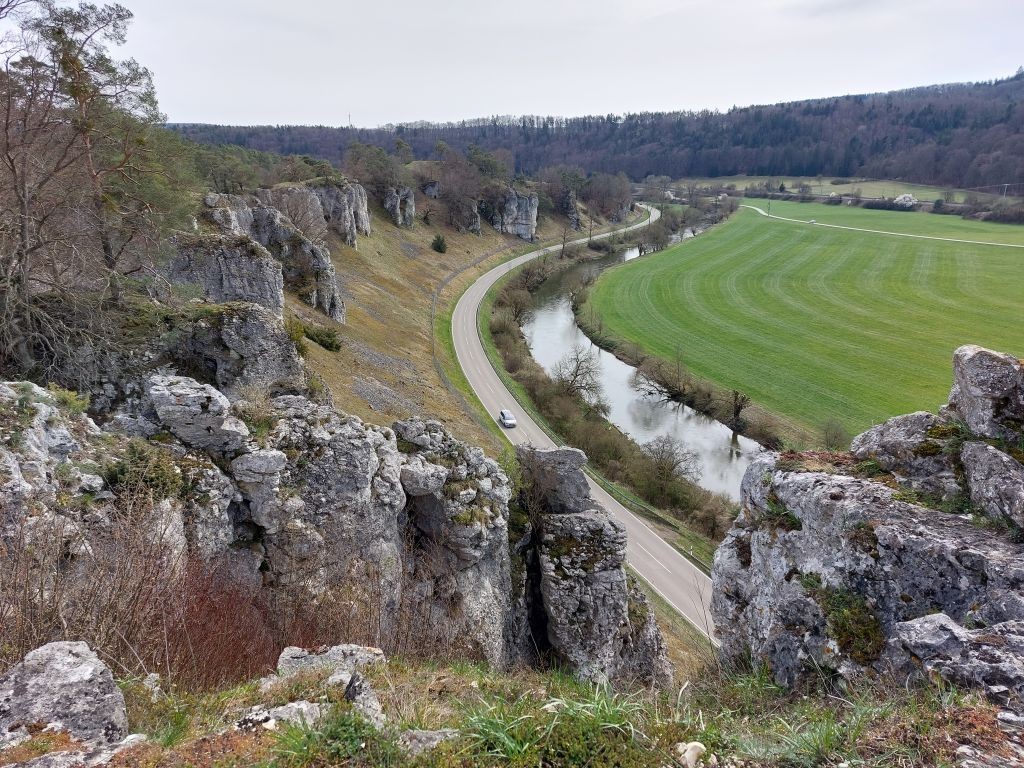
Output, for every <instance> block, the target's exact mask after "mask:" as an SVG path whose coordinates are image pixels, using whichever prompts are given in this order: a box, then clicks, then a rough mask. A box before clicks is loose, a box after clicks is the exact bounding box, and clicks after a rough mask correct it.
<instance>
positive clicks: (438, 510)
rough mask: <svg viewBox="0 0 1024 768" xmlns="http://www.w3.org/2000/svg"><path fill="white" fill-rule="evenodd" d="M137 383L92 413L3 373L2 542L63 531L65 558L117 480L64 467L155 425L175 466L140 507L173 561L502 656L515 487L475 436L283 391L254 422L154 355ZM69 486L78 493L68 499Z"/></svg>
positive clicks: (108, 507) (102, 511) (240, 407)
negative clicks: (194, 562) (468, 439)
mask: <svg viewBox="0 0 1024 768" xmlns="http://www.w3.org/2000/svg"><path fill="white" fill-rule="evenodd" d="M139 390H140V394H139V395H138V396H137V397H136V398H133V399H129V400H126V401H124V402H123V403H122V404H121V406H120V408H119V410H118V411H117V412H116V413H115V414H113V415H112V417H111V418H110V420H109V421H108V422H107V425H106V426H107V430H108V431H101V430H100V429H99V428H98V427H97V426H96V425H95V424H94V423H93V422H92V421H91V420H90V419H89V418H88V417H86V416H73V415H71V414H67V413H64V412H62V411H61V409H60V407H59V405H58V404H57V402H56V401H55V400H54V398H53V396H52V395H50V394H49V393H48V392H46V391H45V390H42V389H39V388H38V387H35V386H34V385H31V384H9V385H0V413H5V412H10V411H12V409H15V408H22V409H23V410H24V411H25V413H24V415H21V416H19V424H21V425H22V426H21V427H19V429H20V434H22V435H23V439H21V440H20V441H19V447H18V448H17V449H16V450H13V449H9V448H7V447H2V446H3V445H4V444H3V443H2V442H0V468H2V470H3V471H2V472H0V477H2V478H3V482H2V485H0V493H2V494H3V499H4V501H3V503H2V504H0V506H2V511H3V515H2V516H0V544H12V545H13V544H14V543H15V542H17V541H20V540H22V538H23V537H24V534H25V526H26V525H29V527H30V528H31V533H32V536H33V537H35V538H37V539H40V540H42V539H48V540H52V541H63V542H64V543H63V544H61V545H60V549H61V550H62V551H64V552H66V553H67V555H66V556H67V557H68V558H69V561H68V565H67V568H68V569H72V568H73V562H74V560H75V556H74V553H75V552H76V551H79V550H81V548H82V547H86V548H88V547H89V546H90V542H96V541H99V540H101V538H102V537H103V536H104V535H106V533H105V531H106V530H107V528H108V526H107V525H106V523H105V522H104V521H107V520H109V519H110V516H111V515H113V514H115V512H114V510H115V505H116V504H117V498H118V496H117V493H118V491H117V489H116V488H112V487H109V486H108V485H107V481H105V480H104V479H102V478H101V477H99V476H96V475H86V474H83V473H81V472H79V471H78V470H75V469H73V467H75V466H77V465H78V464H91V465H96V466H104V465H109V464H110V463H111V462H112V461H115V460H117V457H118V456H120V455H121V454H122V453H123V450H124V446H125V444H126V443H125V442H124V438H122V439H121V440H120V441H118V440H117V439H116V437H117V435H118V434H119V433H120V434H121V435H127V436H135V437H139V438H143V439H148V438H153V439H154V440H156V441H157V442H151V445H153V447H154V450H157V451H158V452H160V453H161V454H163V455H165V457H166V459H167V460H168V461H171V462H172V463H174V464H175V465H176V466H177V467H178V469H179V472H180V475H181V477H182V479H183V481H184V482H183V483H182V490H181V492H176V493H175V494H174V495H173V496H170V497H168V498H166V499H157V501H158V503H157V504H156V506H155V509H154V522H153V523H152V524H150V527H151V528H152V530H153V531H154V535H158V536H159V537H161V539H162V540H165V541H167V542H169V543H170V542H173V546H174V552H173V553H170V556H169V558H168V560H169V561H176V559H177V558H178V557H180V555H181V554H182V553H183V552H184V551H187V552H189V553H191V554H192V555H193V556H194V557H199V558H201V559H203V560H206V561H208V562H210V563H211V564H217V565H218V566H221V567H223V568H224V569H225V571H226V572H228V573H230V574H232V576H233V577H234V579H235V580H236V581H238V582H239V583H240V584H243V585H245V584H248V585H249V586H250V587H251V588H253V589H260V590H265V591H267V592H268V594H270V595H273V594H281V595H291V596H295V595H306V596H307V597H308V599H310V600H316V599H320V598H326V597H330V598H331V601H332V602H331V604H332V606H333V610H341V607H340V606H344V605H349V606H350V608H351V610H352V612H353V614H354V615H355V614H359V615H363V614H367V615H370V614H372V615H376V616H378V617H379V621H380V623H381V631H382V632H383V633H385V634H387V633H393V632H395V631H396V630H397V629H398V628H399V626H402V627H415V628H416V635H417V637H419V638H421V640H422V642H423V643H427V644H429V643H433V644H434V645H433V646H432V647H437V648H438V649H448V650H449V651H451V652H461V653H465V654H466V655H468V656H471V657H483V658H485V659H487V660H488V661H489V662H491V663H494V664H498V665H505V664H508V663H510V662H511V661H512V660H513V658H515V657H516V655H517V653H518V651H517V648H518V646H519V641H518V640H517V639H516V638H515V637H513V635H512V630H513V617H512V607H511V594H512V588H511V577H510V555H509V547H508V534H507V518H508V500H509V496H510V493H511V491H510V488H509V484H508V480H507V478H506V477H505V475H504V473H503V472H502V471H501V469H500V468H499V467H498V465H497V464H496V463H495V462H494V461H493V460H492V459H488V458H486V457H485V456H484V454H483V451H481V450H480V449H479V448H471V447H469V446H466V445H464V444H463V443H461V442H459V441H457V440H455V439H454V438H452V437H451V436H450V435H448V434H447V433H446V432H445V431H444V429H443V428H442V427H441V425H440V424H438V423H436V422H423V421H418V420H411V421H406V422H401V423H399V424H396V425H395V429H396V430H397V434H396V431H395V430H392V429H389V428H381V427H374V426H371V425H366V424H364V423H363V422H361V421H360V420H359V419H358V418H355V417H351V416H346V415H344V414H340V413H338V412H337V411H335V410H333V409H332V408H330V407H328V406H324V405H318V404H316V403H313V402H311V401H309V400H307V399H306V398H304V397H301V396H297V395H286V396H281V397H277V398H274V399H272V400H271V401H270V402H269V403H267V404H264V405H263V406H262V407H263V408H264V409H265V411H264V412H263V415H262V416H261V418H263V419H266V421H265V422H264V423H269V424H270V425H272V426H270V428H269V431H268V432H267V433H265V434H262V435H260V436H257V435H256V434H254V433H253V432H252V430H251V429H250V428H249V426H248V425H247V424H246V422H245V421H243V419H242V418H241V416H243V415H244V416H246V418H250V417H251V411H248V410H247V405H248V403H247V401H245V400H236V401H234V402H233V401H232V400H229V398H228V397H226V396H225V395H224V394H223V393H222V392H220V391H219V390H218V389H216V388H215V387H213V386H210V385H208V384H201V383H199V382H197V381H195V380H194V379H191V378H189V377H187V376H181V375H177V374H173V373H159V372H157V373H153V374H151V375H149V376H148V377H147V378H146V379H145V380H144V381H142V382H141V383H140V386H139ZM19 403H20V404H21V405H19ZM19 413H20V412H19ZM399 435H401V438H399ZM112 436H113V437H112ZM399 440H400V441H401V442H399ZM58 478H60V479H58ZM82 494H89V496H90V499H91V501H90V502H89V503H88V504H77V503H75V502H74V499H76V498H77V497H78V496H79V495H82ZM30 511H31V514H30ZM83 551H84V550H83ZM289 599H291V598H289Z"/></svg>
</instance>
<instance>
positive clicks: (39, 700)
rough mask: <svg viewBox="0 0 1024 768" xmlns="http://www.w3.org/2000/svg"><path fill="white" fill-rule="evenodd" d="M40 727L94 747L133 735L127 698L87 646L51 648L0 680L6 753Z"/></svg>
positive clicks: (0, 737)
mask: <svg viewBox="0 0 1024 768" xmlns="http://www.w3.org/2000/svg"><path fill="white" fill-rule="evenodd" d="M40 725H41V726H44V727H48V728H50V729H53V730H61V731H66V732H67V733H68V735H69V736H71V738H73V739H75V740H76V741H78V742H81V743H82V744H84V745H87V746H93V747H95V746H104V747H105V746H110V745H112V744H115V743H117V742H120V741H121V740H122V739H124V738H125V737H126V736H127V735H128V714H127V712H126V710H125V703H124V696H123V695H122V694H121V690H120V689H119V688H118V687H117V685H116V684H115V683H114V676H113V675H112V674H111V672H110V669H109V668H108V667H107V665H106V664H104V663H103V662H102V661H100V660H99V657H97V656H96V654H95V653H93V651H92V649H91V648H89V646H88V645H86V644H85V643H82V642H56V643H48V644H47V645H44V646H42V647H40V648H36V649H35V650H34V651H31V652H30V653H28V654H26V656H25V658H24V659H22V661H21V662H20V663H19V664H17V665H15V666H14V668H12V669H11V670H10V671H9V672H7V673H6V674H4V675H2V676H0V748H2V747H4V746H6V745H8V744H11V743H13V742H16V741H20V740H22V739H24V738H27V737H28V728H29V727H33V726H40Z"/></svg>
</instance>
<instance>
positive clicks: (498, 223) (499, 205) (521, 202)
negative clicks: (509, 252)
mask: <svg viewBox="0 0 1024 768" xmlns="http://www.w3.org/2000/svg"><path fill="white" fill-rule="evenodd" d="M538 206H539V200H538V197H537V193H536V192H531V193H530V194H523V193H522V192H519V191H517V190H516V189H515V188H514V187H511V186H510V187H509V188H508V190H506V192H505V194H504V195H503V196H502V197H501V198H500V199H499V200H498V201H497V202H496V203H495V205H494V207H493V210H491V211H490V220H491V225H492V226H493V227H494V228H495V229H496V230H498V231H499V232H505V233H507V234H510V235H515V236H516V237H520V238H522V239H523V240H529V241H530V242H533V240H534V237H535V236H536V233H537V209H538Z"/></svg>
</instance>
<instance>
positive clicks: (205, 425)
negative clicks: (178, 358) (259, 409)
mask: <svg viewBox="0 0 1024 768" xmlns="http://www.w3.org/2000/svg"><path fill="white" fill-rule="evenodd" d="M145 392H146V398H147V400H148V403H149V404H150V405H151V406H152V408H153V411H154V412H155V414H156V419H157V420H158V423H159V424H161V425H162V426H164V427H166V428H167V429H168V430H169V431H170V432H171V433H172V434H173V435H174V436H175V437H177V438H178V439H180V440H181V441H182V442H184V443H185V444H186V445H189V446H192V447H193V448H199V449H201V450H206V451H210V452H211V453H214V454H221V455H222V454H226V453H232V452H235V451H237V450H239V449H240V448H241V447H242V446H243V445H245V442H246V441H247V440H248V439H249V428H248V427H246V426H245V424H244V423H243V422H242V420H241V419H239V418H238V417H236V416H233V415H232V414H231V403H230V402H229V401H228V399H227V398H226V397H225V396H224V395H222V394H221V393H220V392H219V391H218V390H216V389H214V388H213V387H211V386H210V385H209V384H200V383H199V382H197V381H196V380H195V379H190V378H188V377H187V376H173V375H163V374H154V375H153V376H150V377H149V378H148V379H146V382H145Z"/></svg>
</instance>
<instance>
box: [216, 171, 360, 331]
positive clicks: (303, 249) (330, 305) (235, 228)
mask: <svg viewBox="0 0 1024 768" xmlns="http://www.w3.org/2000/svg"><path fill="white" fill-rule="evenodd" d="M261 192H263V193H265V194H263V197H264V198H265V199H267V200H274V201H276V202H278V203H279V204H280V205H285V206H286V207H290V208H291V213H292V215H294V216H295V217H296V218H297V219H299V221H300V222H301V223H297V222H294V221H292V219H290V218H289V217H288V216H287V215H285V213H283V212H282V211H281V210H279V209H277V208H274V207H271V206H269V205H267V204H266V203H264V202H263V201H262V200H260V199H259V198H257V197H244V196H240V195H221V194H213V193H211V194H208V195H207V196H206V197H205V198H204V200H203V201H204V203H205V205H206V218H207V219H208V220H209V221H211V222H212V223H214V224H215V225H217V226H218V227H219V228H220V229H221V231H222V232H224V233H225V234H229V235H236V236H238V235H245V236H248V237H250V238H252V239H253V240H254V241H256V242H257V243H259V244H260V245H262V246H263V247H264V248H266V249H267V250H268V251H269V252H270V253H271V254H272V255H273V256H274V258H276V259H277V260H278V261H280V262H281V264H282V267H283V271H284V282H285V285H286V286H288V288H289V289H290V290H293V291H295V292H296V293H297V294H298V295H299V296H300V297H301V298H302V299H303V300H304V301H306V302H307V303H309V304H310V305H311V306H314V307H317V308H319V309H321V310H322V311H323V312H324V313H325V314H327V315H328V316H329V317H331V318H333V319H335V320H337V321H339V322H344V320H345V302H344V300H343V298H342V295H341V288H340V286H339V285H338V280H337V276H336V275H335V271H334V264H333V263H332V262H331V254H330V252H329V251H328V250H327V247H326V245H325V244H324V242H323V235H324V233H325V231H326V226H327V225H326V219H325V218H324V213H323V208H322V205H321V203H320V199H319V197H318V196H317V195H316V194H314V193H313V192H312V190H311V189H310V188H308V187H306V186H304V185H302V186H299V187H286V188H277V189H274V190H261ZM307 233H308V234H307Z"/></svg>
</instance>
